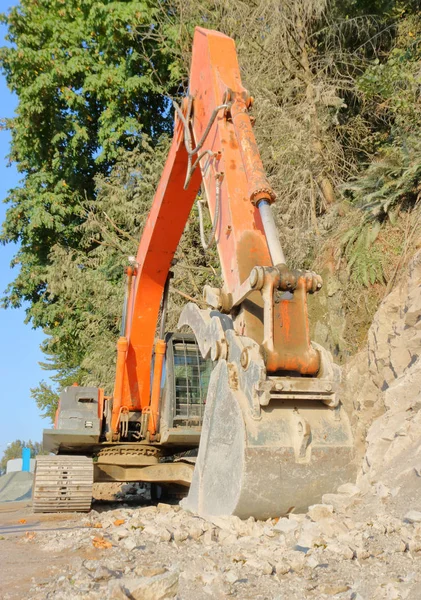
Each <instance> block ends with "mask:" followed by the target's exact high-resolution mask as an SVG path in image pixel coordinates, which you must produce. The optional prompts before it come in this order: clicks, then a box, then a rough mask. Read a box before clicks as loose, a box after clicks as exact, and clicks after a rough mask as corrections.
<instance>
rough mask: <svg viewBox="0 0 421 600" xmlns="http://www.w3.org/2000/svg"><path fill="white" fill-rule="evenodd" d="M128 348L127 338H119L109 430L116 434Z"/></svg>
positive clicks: (121, 403)
mask: <svg viewBox="0 0 421 600" xmlns="http://www.w3.org/2000/svg"><path fill="white" fill-rule="evenodd" d="M128 347H129V344H128V341H127V338H126V337H124V336H121V337H120V338H119V340H118V342H117V365H116V374H115V381H114V394H113V412H112V418H111V429H112V431H113V433H117V432H118V427H119V422H120V412H121V408H122V406H124V404H123V382H124V376H125V373H126V359H127V349H128Z"/></svg>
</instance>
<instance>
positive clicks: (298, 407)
mask: <svg viewBox="0 0 421 600" xmlns="http://www.w3.org/2000/svg"><path fill="white" fill-rule="evenodd" d="M206 312H207V311H200V310H199V309H197V308H196V307H194V308H193V305H188V306H187V307H186V309H185V310H184V313H183V315H182V318H181V320H180V324H187V323H188V324H189V325H190V327H192V328H193V330H194V331H195V334H196V336H197V339H198V344H199V347H200V348H201V350H202V352H203V353H204V355H205V356H206V355H207V354H208V353H212V351H213V352H214V353H215V352H217V350H216V348H219V349H220V348H224V347H225V348H226V349H227V350H226V354H225V356H224V357H220V358H219V360H218V361H217V364H216V367H215V369H214V371H213V373H212V375H211V379H210V383H209V388H208V395H207V400H206V408H205V413H204V418H203V425H202V434H201V440H200V447H199V453H198V457H197V460H196V465H195V470H194V473H193V480H192V484H191V487H190V491H189V494H188V497H187V498H186V499H185V500H184V501H183V507H184V508H186V509H187V510H190V511H192V512H194V513H198V514H200V515H203V516H209V515H236V516H238V517H240V518H248V517H249V516H253V517H255V518H256V519H267V518H270V517H277V516H281V515H285V514H287V513H290V512H292V511H294V512H303V511H306V510H307V508H308V507H309V505H311V504H315V503H318V502H320V501H321V498H322V495H323V494H325V493H327V492H333V491H336V489H337V487H338V486H339V485H341V484H342V483H345V482H347V481H349V480H350V477H352V476H353V474H354V473H355V469H356V467H355V464H354V461H353V459H354V450H353V439H352V434H351V428H350V424H349V420H348V417H347V414H346V413H345V411H344V409H343V408H342V406H341V405H340V404H339V403H338V402H337V400H336V397H335V391H334V390H335V386H337V384H338V381H337V373H336V370H335V368H334V365H333V364H332V362H331V361H330V358H329V355H328V353H327V352H326V350H324V349H323V348H321V347H320V346H318V345H316V344H314V346H315V347H316V349H317V351H318V352H320V354H321V358H322V369H321V371H320V377H318V378H305V377H285V376H284V377H273V376H267V374H266V370H265V366H264V362H263V359H262V356H261V353H260V352H259V347H258V345H257V344H256V343H255V342H254V341H253V340H251V339H250V338H244V337H242V336H238V335H237V334H236V333H235V332H234V330H233V329H226V330H225V331H224V327H227V321H229V318H227V316H226V315H219V316H212V317H210V314H208V315H206V314H205V313H206ZM200 313H202V314H200ZM212 314H213V315H218V313H216V312H215V311H214V312H213V313H212ZM220 317H222V319H220ZM218 336H219V337H218ZM212 349H213V350H212Z"/></svg>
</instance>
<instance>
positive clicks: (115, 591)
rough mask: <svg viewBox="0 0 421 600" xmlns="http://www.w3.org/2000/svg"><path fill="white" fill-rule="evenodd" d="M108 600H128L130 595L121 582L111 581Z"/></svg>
mask: <svg viewBox="0 0 421 600" xmlns="http://www.w3.org/2000/svg"><path fill="white" fill-rule="evenodd" d="M106 597H107V599H108V600H127V598H128V595H127V594H126V591H125V589H124V587H123V585H122V584H121V582H119V581H110V582H109V584H108V588H107V595H106Z"/></svg>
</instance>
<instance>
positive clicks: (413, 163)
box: [344, 137, 421, 220]
mask: <svg viewBox="0 0 421 600" xmlns="http://www.w3.org/2000/svg"><path fill="white" fill-rule="evenodd" d="M420 181H421V141H420V139H419V138H413V137H411V138H409V139H408V144H406V145H405V146H404V147H401V148H396V147H394V146H388V147H385V148H384V150H383V156H382V158H381V159H378V160H373V162H372V163H371V164H370V165H369V167H368V168H367V170H366V171H365V172H364V173H363V174H362V175H361V176H360V177H358V178H356V180H355V181H351V182H349V183H348V184H346V186H344V187H345V189H347V190H349V191H351V192H352V193H353V198H354V201H355V202H356V204H357V205H358V206H360V207H362V209H363V210H364V211H365V212H366V213H367V218H368V219H369V220H372V219H373V218H382V217H384V216H385V215H389V216H390V218H391V219H393V210H394V209H396V207H397V205H398V204H400V203H402V201H403V200H415V199H416V197H417V196H418V194H419V192H420V187H419V186H420Z"/></svg>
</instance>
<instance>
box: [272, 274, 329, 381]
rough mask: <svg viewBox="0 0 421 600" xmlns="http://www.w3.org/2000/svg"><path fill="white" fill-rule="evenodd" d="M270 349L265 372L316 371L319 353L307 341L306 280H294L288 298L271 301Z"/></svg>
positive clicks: (309, 373) (313, 373) (308, 334)
mask: <svg viewBox="0 0 421 600" xmlns="http://www.w3.org/2000/svg"><path fill="white" fill-rule="evenodd" d="M273 320H274V324H275V327H274V350H273V352H271V353H268V355H267V360H266V368H267V369H268V371H269V372H271V371H272V372H274V371H293V372H297V373H301V374H302V375H316V374H317V372H318V370H319V368H320V357H319V353H318V352H317V350H315V349H314V348H313V347H312V345H311V344H310V331H309V324H308V314H307V282H306V280H305V279H304V278H303V277H300V278H299V279H298V281H297V287H296V289H295V291H294V294H292V296H291V297H290V298H289V299H282V298H281V299H280V300H279V302H275V305H274V312H273Z"/></svg>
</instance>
